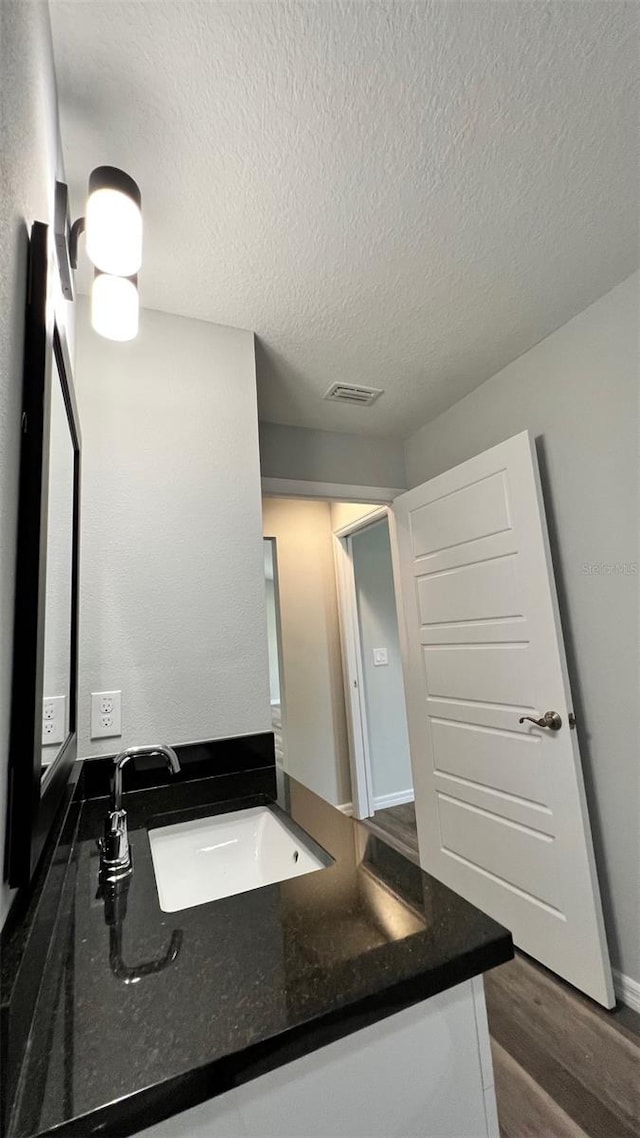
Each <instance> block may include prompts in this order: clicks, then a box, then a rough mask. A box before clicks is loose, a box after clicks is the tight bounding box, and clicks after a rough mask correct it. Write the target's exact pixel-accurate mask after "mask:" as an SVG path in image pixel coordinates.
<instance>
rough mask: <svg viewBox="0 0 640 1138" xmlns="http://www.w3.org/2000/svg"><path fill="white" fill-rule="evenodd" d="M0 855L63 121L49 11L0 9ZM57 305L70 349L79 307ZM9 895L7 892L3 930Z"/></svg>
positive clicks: (17, 6) (16, 6)
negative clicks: (20, 532)
mask: <svg viewBox="0 0 640 1138" xmlns="http://www.w3.org/2000/svg"><path fill="white" fill-rule="evenodd" d="M0 116H1V117H0V154H1V155H2V159H1V162H0V178H1V181H0V266H1V272H0V313H1V319H0V533H1V534H2V539H1V541H0V855H1V853H2V851H3V850H4V829H5V816H6V789H7V755H8V746H9V711H10V703H11V671H12V654H13V604H14V589H15V554H16V546H15V541H16V524H17V510H18V463H19V448H20V406H21V400H22V348H23V336H24V302H25V288H26V271H27V243H28V235H29V232H30V229H31V225H32V223H33V222H34V221H44V222H50V221H51V220H52V217H53V198H54V192H55V179H56V172H58V174H59V176H61V175H62V165H61V162H60V158H59V143H58V114H57V102H56V88H55V76H54V70H53V51H52V46H51V31H50V27H49V12H48V7H47V4H46V3H36V2H33V3H24V2H22V0H20V2H18V0H3V3H1V4H0ZM57 287H58V286H57V279H56V276H55V273H52V279H51V287H50V295H51V297H52V301H53V303H54V304H55V306H56V309H57V310H58V312H59V316H60V319H61V321H62V323H63V324H65V325H66V326H67V332H68V335H69V339H70V340H72V334H73V329H72V305H69V304H66V302H64V301H62V299H61V298H60V297H59V296H57V295H56V290H57ZM10 898H11V894H10V891H9V890H8V888H7V887H6V885H4V884H3V885H2V890H1V892H0V925H1V924H2V923H3V922H4V918H5V916H6V913H7V910H8V906H9V903H10Z"/></svg>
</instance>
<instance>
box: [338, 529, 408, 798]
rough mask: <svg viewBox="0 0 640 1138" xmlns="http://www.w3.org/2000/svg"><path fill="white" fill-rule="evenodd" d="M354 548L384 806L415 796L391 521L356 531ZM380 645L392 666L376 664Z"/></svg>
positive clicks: (372, 748) (371, 733)
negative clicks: (396, 798) (392, 798)
mask: <svg viewBox="0 0 640 1138" xmlns="http://www.w3.org/2000/svg"><path fill="white" fill-rule="evenodd" d="M352 550H353V569H354V575H355V582H356V597H357V603H358V617H359V625H360V646H361V652H362V669H363V677H362V679H363V684H364V694H365V700H366V707H367V725H368V739H369V757H370V761H371V775H372V780H373V796H374V802H375V807H376V809H378V810H380V809H384V807H385V806H388V805H392V803H389V802H386V801H380V800H381V799H382V800H384V799H387V798H389V797H390V796H395V795H400V794H408V795H411V793H412V788H413V776H412V773H411V752H410V750H409V734H408V730H407V713H406V707H405V701H404V682H403V676H402V657H401V654H400V637H399V635H398V614H397V609H396V595H395V589H394V584H393V567H392V563H391V543H390V541H389V524H388V522H387V520H386V519H384V520H383V521H380V522H378V523H377V524H376V525H373V526H369V527H368V528H367V529H363V530H361V531H360V532H359V533H355V534H354V535H353V538H352ZM375 648H385V649H386V651H387V659H388V664H385V665H382V666H377V665H374V662H373V653H374V649H375Z"/></svg>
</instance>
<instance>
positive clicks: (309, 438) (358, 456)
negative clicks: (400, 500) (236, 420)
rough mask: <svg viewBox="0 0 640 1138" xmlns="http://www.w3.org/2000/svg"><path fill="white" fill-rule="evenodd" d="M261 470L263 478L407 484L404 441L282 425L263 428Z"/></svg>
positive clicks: (394, 485)
mask: <svg viewBox="0 0 640 1138" xmlns="http://www.w3.org/2000/svg"><path fill="white" fill-rule="evenodd" d="M364 413H365V412H363V414H364ZM260 467H261V472H262V476H263V478H293V479H296V480H300V481H303V482H342V483H345V484H346V485H351V486H391V487H398V488H400V489H402V488H403V487H405V486H406V481H405V468H404V453H403V446H402V441H401V440H400V439H388V438H370V437H368V436H365V435H348V434H344V435H343V434H339V433H337V432H336V431H314V430H309V429H308V428H306V427H285V426H282V425H280V424H278V423H261V424H260Z"/></svg>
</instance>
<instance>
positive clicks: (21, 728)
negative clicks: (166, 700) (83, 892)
mask: <svg viewBox="0 0 640 1138" xmlns="http://www.w3.org/2000/svg"><path fill="white" fill-rule="evenodd" d="M50 266H51V261H50V257H49V235H48V228H47V226H46V225H42V224H41V223H40V222H34V225H33V228H32V231H31V241H30V246H29V270H28V271H29V276H28V285H27V289H26V296H27V299H26V305H25V337H24V364H23V393H22V442H21V449H20V485H19V506H18V535H17V555H16V594H15V618H14V629H13V685H12V695H11V733H10V743H9V793H8V805H7V842H6V847H5V876H6V878H7V879H8V881H9V884H10V885H11V886H12V887H20V886H28V885H29V883H30V882H31V880H32V878H33V875H34V873H35V870H36V867H37V865H38V861H39V859H40V855H41V853H42V850H43V848H44V844H45V842H46V840H47V838H48V836H49V834H50V832H51V830H52V827H53V826H54V822H55V820H56V817H57V815H58V813H59V811H60V809H61V807H62V803H63V800H64V799H65V793H66V790H67V786H68V784H69V776H70V774H71V770H72V767H73V762H74V760H75V757H76V750H77V741H76V674H77V628H78V622H77V611H78V534H79V509H80V432H79V426H78V414H77V410H76V404H75V395H74V390H73V380H72V373H71V360H70V357H69V353H68V350H67V345H66V340H65V336H64V330H63V328H61V327H59V326H58V323H57V322H56V319H55V316H54V312H53V304H52V303H51V301H50V300H49V299H48V297H47V285H48V281H49V275H50V271H51V268H50Z"/></svg>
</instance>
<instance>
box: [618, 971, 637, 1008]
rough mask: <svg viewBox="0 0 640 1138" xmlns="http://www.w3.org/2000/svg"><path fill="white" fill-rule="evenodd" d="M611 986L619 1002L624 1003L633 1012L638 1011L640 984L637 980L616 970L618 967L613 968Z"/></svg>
mask: <svg viewBox="0 0 640 1138" xmlns="http://www.w3.org/2000/svg"><path fill="white" fill-rule="evenodd" d="M613 986H614V988H615V990H616V996H617V997H618V999H619V1000H620V1003H621V1004H626V1006H627V1007H628V1008H632V1009H633V1011H634V1012H640V984H639V983H638V981H637V980H632V979H631V977H630V976H625V975H624V973H623V972H618V969H617V968H614V969H613Z"/></svg>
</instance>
